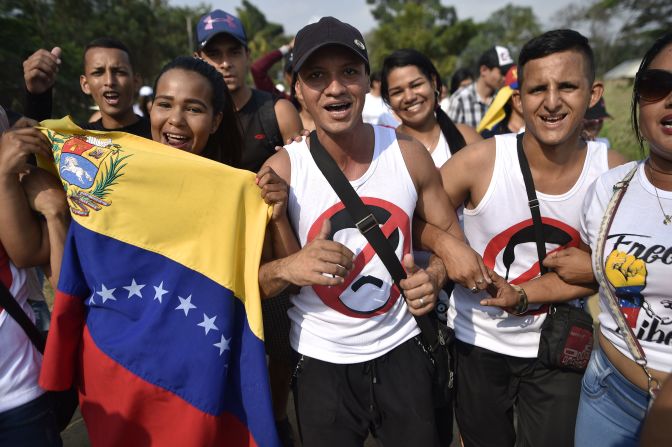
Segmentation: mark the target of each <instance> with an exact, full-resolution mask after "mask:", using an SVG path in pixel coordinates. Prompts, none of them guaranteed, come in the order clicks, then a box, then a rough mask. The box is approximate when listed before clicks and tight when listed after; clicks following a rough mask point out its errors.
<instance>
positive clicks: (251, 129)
mask: <svg viewBox="0 0 672 447" xmlns="http://www.w3.org/2000/svg"><path fill="white" fill-rule="evenodd" d="M196 36H197V39H198V49H197V51H196V55H197V56H198V57H201V58H202V59H203V60H205V61H206V62H207V63H209V64H210V65H212V66H213V67H215V68H216V69H217V71H219V72H220V73H221V74H222V76H224V81H225V82H226V86H227V87H228V88H229V91H230V92H231V96H232V97H233V102H234V105H235V107H236V111H237V112H238V118H239V119H240V123H241V125H242V129H241V130H242V132H243V142H244V145H245V146H244V149H243V154H242V160H241V166H242V167H243V168H244V169H248V170H250V171H253V172H257V171H258V170H259V168H260V167H261V165H262V164H263V163H264V161H266V159H267V158H268V157H270V156H271V155H273V154H274V153H275V147H276V146H282V144H283V143H284V142H285V141H287V140H288V139H289V138H292V137H294V136H295V135H298V133H299V132H300V131H301V129H302V126H301V119H300V118H299V114H298V113H297V111H296V109H295V108H294V106H293V105H292V103H290V102H289V101H287V100H286V99H277V98H273V96H272V95H271V94H269V93H267V92H262V91H260V90H256V89H253V88H251V87H250V86H249V85H247V74H248V72H249V70H250V64H251V60H250V50H249V48H248V47H247V35H246V34H245V29H244V28H243V24H242V22H241V21H240V20H239V19H238V18H237V17H235V16H233V15H231V14H229V13H227V12H224V11H222V10H219V9H215V10H214V11H211V12H209V13H208V14H205V15H204V16H203V17H201V19H200V20H199V21H198V24H197V26H196Z"/></svg>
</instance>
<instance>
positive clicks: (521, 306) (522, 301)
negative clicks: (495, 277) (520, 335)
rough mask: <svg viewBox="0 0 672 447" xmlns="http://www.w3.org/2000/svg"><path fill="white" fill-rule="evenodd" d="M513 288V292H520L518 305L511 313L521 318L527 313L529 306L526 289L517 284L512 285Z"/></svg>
mask: <svg viewBox="0 0 672 447" xmlns="http://www.w3.org/2000/svg"><path fill="white" fill-rule="evenodd" d="M511 287H513V290H515V291H516V292H518V304H516V307H514V308H512V309H511V311H510V313H512V314H513V315H518V316H520V315H522V314H524V313H525V312H527V306H528V304H529V303H528V301H527V293H525V289H523V288H522V287H520V286H517V285H515V284H511Z"/></svg>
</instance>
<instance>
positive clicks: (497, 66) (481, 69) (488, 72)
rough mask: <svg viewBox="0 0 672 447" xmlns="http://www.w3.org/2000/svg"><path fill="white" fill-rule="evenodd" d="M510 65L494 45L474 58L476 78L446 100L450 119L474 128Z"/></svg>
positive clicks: (506, 53) (503, 50)
mask: <svg viewBox="0 0 672 447" xmlns="http://www.w3.org/2000/svg"><path fill="white" fill-rule="evenodd" d="M512 66H513V58H512V57H511V54H510V53H509V50H508V49H507V48H506V47H501V46H499V45H497V46H494V47H492V48H490V49H489V50H488V51H486V52H485V53H483V54H482V55H481V57H480V58H479V59H478V79H476V81H475V82H473V83H471V84H469V85H468V86H466V87H463V88H461V89H459V90H458V91H456V92H455V93H453V95H452V96H451V97H450V101H449V103H448V116H449V117H450V119H452V120H453V121H454V122H455V124H458V123H463V124H466V125H467V126H471V127H473V128H476V126H478V123H480V122H481V119H482V118H483V115H485V111H486V110H487V109H488V107H489V106H490V103H491V102H492V100H493V98H494V96H495V93H496V92H497V90H499V89H500V88H502V87H504V76H505V75H506V72H507V71H509V68H511V67H512Z"/></svg>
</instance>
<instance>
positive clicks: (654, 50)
mask: <svg viewBox="0 0 672 447" xmlns="http://www.w3.org/2000/svg"><path fill="white" fill-rule="evenodd" d="M670 44H672V33H667V34H664V35H663V36H662V37H660V38H658V40H656V41H655V42H654V43H653V45H652V46H651V48H649V49H648V51H647V52H646V54H645V55H644V58H643V59H642V62H641V64H639V70H637V75H635V85H634V88H633V89H632V103H631V104H630V118H631V123H632V130H634V131H635V137H636V138H637V142H638V143H639V149H640V151H641V153H642V156H643V155H644V137H643V136H642V132H641V131H640V130H639V117H638V113H637V111H638V110H639V92H638V91H637V82H638V80H639V77H640V76H641V75H642V73H644V71H646V70H647V69H648V68H649V65H651V62H652V61H653V60H654V59H655V58H656V56H658V53H660V52H661V51H663V49H664V48H665V47H667V46H668V45H670Z"/></svg>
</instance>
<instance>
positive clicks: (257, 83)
mask: <svg viewBox="0 0 672 447" xmlns="http://www.w3.org/2000/svg"><path fill="white" fill-rule="evenodd" d="M293 47H294V39H292V40H291V41H290V42H289V43H287V44H285V45H282V46H281V47H280V48H278V49H275V50H273V51H270V52H268V53H266V54H264V55H263V56H261V57H260V58H259V59H257V60H256V61H254V62H252V65H250V73H251V74H252V80H253V81H254V87H255V88H256V89H258V90H261V91H263V92H268V93H271V94H273V96H275V97H277V98H283V99H286V100H287V101H290V102H292V97H291V95H289V94H288V93H287V92H286V91H284V90H280V89H278V87H277V85H276V84H275V83H274V82H273V79H272V78H271V76H270V75H269V74H268V72H269V70H270V69H271V67H273V65H275V64H276V63H277V62H278V61H280V60H282V59H284V63H283V74H284V78H285V83H286V85H291V83H292V67H291V56H292V48H293Z"/></svg>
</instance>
